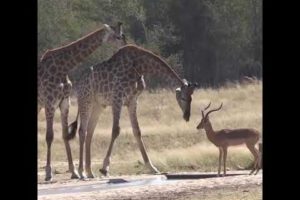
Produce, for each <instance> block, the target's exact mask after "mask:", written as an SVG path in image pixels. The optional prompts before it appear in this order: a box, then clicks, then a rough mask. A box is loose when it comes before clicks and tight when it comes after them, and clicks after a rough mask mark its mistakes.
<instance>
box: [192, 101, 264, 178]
mask: <svg viewBox="0 0 300 200" xmlns="http://www.w3.org/2000/svg"><path fill="white" fill-rule="evenodd" d="M222 105H223V104H221V105H220V107H219V108H217V109H213V110H210V111H208V112H207V113H206V115H204V111H205V110H207V109H208V108H209V106H210V103H209V104H208V106H207V107H206V108H205V109H204V110H201V113H202V119H201V122H200V123H199V124H198V126H197V129H204V130H205V132H206V135H207V138H208V140H209V141H210V142H212V143H213V144H214V145H216V146H217V147H218V148H219V168H218V175H220V172H221V162H222V157H223V163H224V175H226V159H227V149H228V147H229V146H236V145H241V144H246V146H247V148H248V149H249V151H250V152H251V153H252V155H253V156H254V166H253V169H252V171H251V172H250V174H252V173H253V172H254V171H255V170H256V173H255V174H257V173H258V171H259V169H260V167H259V154H258V150H257V149H256V148H255V145H256V143H257V142H258V140H259V135H260V133H259V131H257V130H255V129H250V128H242V129H221V130H218V131H214V130H213V128H212V125H211V123H210V121H209V114H210V113H212V112H215V111H218V110H220V109H221V108H222Z"/></svg>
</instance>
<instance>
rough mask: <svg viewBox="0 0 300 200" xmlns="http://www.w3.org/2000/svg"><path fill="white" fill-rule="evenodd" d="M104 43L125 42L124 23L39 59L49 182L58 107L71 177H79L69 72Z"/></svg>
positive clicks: (39, 102)
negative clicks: (71, 133)
mask: <svg viewBox="0 0 300 200" xmlns="http://www.w3.org/2000/svg"><path fill="white" fill-rule="evenodd" d="M104 42H110V43H116V44H117V45H118V46H121V45H124V43H126V41H125V35H124V34H123V33H122V23H121V22H118V24H117V26H109V25H107V24H104V27H102V28H100V29H98V30H96V31H94V32H92V33H90V34H88V35H86V36H84V37H82V38H80V39H78V40H76V41H74V42H72V43H70V44H68V45H65V46H62V47H59V48H56V49H52V50H47V51H46V52H45V53H44V54H43V56H42V57H41V59H40V60H39V62H38V108H37V109H38V113H39V112H40V110H41V109H42V108H45V115H46V129H47V130H46V143H47V163H46V169H45V170H46V178H45V180H46V181H49V180H52V172H51V171H52V170H51V144H52V141H53V118H54V114H55V110H56V109H57V107H59V108H60V112H61V124H62V135H63V139H64V144H65V148H66V153H67V158H68V164H69V171H70V172H71V173H72V175H71V178H79V176H78V173H77V172H76V170H75V169H74V165H73V160H72V155H71V149H70V145H69V141H68V140H67V139H66V137H67V135H68V113H69V101H70V98H69V97H70V93H71V89H72V83H71V81H70V80H69V78H68V73H69V72H70V71H71V70H73V69H75V68H76V67H77V66H78V64H79V63H80V62H81V61H83V60H84V59H85V58H86V57H88V56H89V55H90V54H91V53H92V52H94V51H95V50H96V48H97V47H98V46H100V45H101V44H102V43H104Z"/></svg>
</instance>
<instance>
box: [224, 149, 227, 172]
mask: <svg viewBox="0 0 300 200" xmlns="http://www.w3.org/2000/svg"><path fill="white" fill-rule="evenodd" d="M226 159H227V147H225V148H223V164H224V166H223V167H224V174H223V176H226Z"/></svg>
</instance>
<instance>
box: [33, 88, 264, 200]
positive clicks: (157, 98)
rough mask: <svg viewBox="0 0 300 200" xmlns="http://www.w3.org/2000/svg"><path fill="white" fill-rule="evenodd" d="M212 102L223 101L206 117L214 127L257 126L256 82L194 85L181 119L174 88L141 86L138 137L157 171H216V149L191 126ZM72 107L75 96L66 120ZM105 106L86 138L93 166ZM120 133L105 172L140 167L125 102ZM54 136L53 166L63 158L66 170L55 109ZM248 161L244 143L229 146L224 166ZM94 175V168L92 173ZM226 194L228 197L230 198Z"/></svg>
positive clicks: (102, 144)
mask: <svg viewBox="0 0 300 200" xmlns="http://www.w3.org/2000/svg"><path fill="white" fill-rule="evenodd" d="M210 101H211V102H212V105H211V107H212V108H214V107H217V106H219V105H220V103H221V102H223V108H222V110H221V111H219V112H216V113H213V114H212V115H211V117H210V119H211V122H212V125H213V128H214V129H215V130H217V129H221V128H242V127H244V128H246V127H249V128H250V127H251V128H256V129H258V130H259V131H261V130H262V83H258V84H250V85H238V84H237V85H235V84H233V85H231V86H230V87H224V88H220V89H218V90H213V89H199V90H196V91H195V93H194V95H193V101H192V111H191V118H190V121H189V122H188V123H186V122H185V121H184V120H183V118H182V113H181V111H180V109H179V106H178V105H177V102H176V100H175V93H174V92H172V91H167V90H161V91H157V92H155V93H150V92H147V91H145V92H144V93H142V95H141V96H140V98H139V105H138V119H139V123H140V127H141V131H142V136H143V140H144V142H145V145H146V148H147V149H148V153H149V156H150V158H151V159H152V162H153V164H154V165H155V166H156V167H157V168H158V169H159V170H160V171H163V172H164V171H169V172H175V171H176V172H178V171H216V170H217V166H218V149H217V148H216V147H215V146H213V145H212V144H211V143H209V141H208V140H207V138H206V134H205V132H204V131H203V130H202V131H198V130H196V126H197V124H198V123H199V122H200V119H201V112H200V108H203V107H204V106H206V105H207V104H208V103H209V102H210ZM76 113H77V103H76V99H72V103H71V108H70V117H69V121H70V122H72V121H73V120H74V119H75V116H76ZM38 119H39V120H38V160H39V162H38V163H39V166H38V167H43V166H44V165H45V160H46V142H45V127H46V123H45V116H44V111H43V110H42V111H41V112H40V114H39V116H38ZM111 119H112V115H111V109H110V107H108V108H107V109H106V110H105V111H104V112H103V113H102V115H101V117H100V120H99V122H98V125H97V127H96V130H95V134H94V137H93V143H92V167H93V169H94V172H96V174H97V173H99V172H98V169H99V168H100V167H101V166H102V160H103V158H104V156H105V154H106V151H107V148H108V144H109V142H110V135H111V125H112V120H111ZM120 127H121V134H120V136H119V137H118V139H117V140H116V143H115V146H114V150H113V154H112V161H111V167H110V170H111V174H112V175H121V174H138V173H145V169H144V167H143V164H142V163H143V160H142V157H141V154H140V152H139V150H138V147H137V144H136V142H135V139H134V136H133V134H132V131H131V126H130V121H129V118H128V115H127V109H126V107H124V108H123V111H122V118H121V121H120ZM54 131H55V133H54V142H53V144H52V163H53V164H52V165H53V168H55V167H56V166H58V165H60V163H62V162H63V163H64V165H65V170H67V164H66V161H67V158H66V153H65V148H64V144H63V140H62V135H61V134H62V133H61V125H60V114H59V110H57V112H56V116H55V124H54ZM71 148H72V152H73V157H74V162H75V164H77V163H78V154H79V153H78V152H79V142H78V135H77V137H76V138H75V139H74V140H73V141H71ZM251 161H252V155H251V154H250V153H249V152H248V149H247V148H246V147H245V146H240V147H232V148H229V151H228V158H227V166H228V168H230V169H237V168H238V165H240V166H242V167H245V166H247V165H249V164H250V163H251ZM97 175H99V174H97ZM231 199H232V198H231Z"/></svg>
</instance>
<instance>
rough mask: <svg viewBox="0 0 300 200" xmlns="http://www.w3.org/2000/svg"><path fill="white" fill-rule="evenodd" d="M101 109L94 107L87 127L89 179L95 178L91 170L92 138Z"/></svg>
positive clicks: (86, 147)
mask: <svg viewBox="0 0 300 200" xmlns="http://www.w3.org/2000/svg"><path fill="white" fill-rule="evenodd" d="M100 111H101V107H100V106H97V105H96V106H94V108H93V111H92V114H91V117H90V120H89V123H88V127H87V135H86V144H85V153H86V154H85V171H86V173H87V177H88V178H95V176H94V174H93V172H92V169H91V141H92V137H93V134H94V131H95V128H96V125H97V122H98V119H99V116H100V113H101V112H100Z"/></svg>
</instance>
